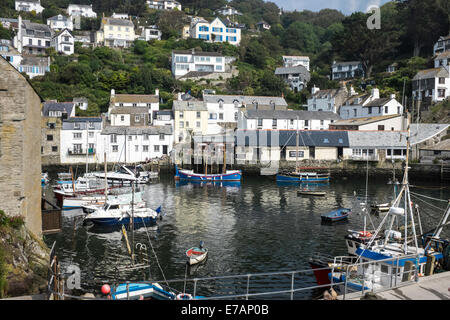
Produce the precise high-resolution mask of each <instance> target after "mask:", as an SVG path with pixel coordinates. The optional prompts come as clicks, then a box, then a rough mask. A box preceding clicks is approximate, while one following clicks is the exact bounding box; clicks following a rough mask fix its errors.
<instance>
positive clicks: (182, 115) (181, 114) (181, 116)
mask: <svg viewBox="0 0 450 320" xmlns="http://www.w3.org/2000/svg"><path fill="white" fill-rule="evenodd" d="M183 117H184V114H183V111H180V119H183Z"/></svg>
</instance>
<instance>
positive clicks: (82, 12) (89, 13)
mask: <svg viewBox="0 0 450 320" xmlns="http://www.w3.org/2000/svg"><path fill="white" fill-rule="evenodd" d="M67 14H68V15H69V16H72V17H84V18H97V13H95V12H94V11H93V10H92V4H90V5H84V4H69V6H68V7H67Z"/></svg>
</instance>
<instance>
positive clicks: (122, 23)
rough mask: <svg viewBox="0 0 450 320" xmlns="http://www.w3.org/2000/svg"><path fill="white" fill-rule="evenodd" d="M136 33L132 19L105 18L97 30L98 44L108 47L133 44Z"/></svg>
mask: <svg viewBox="0 0 450 320" xmlns="http://www.w3.org/2000/svg"><path fill="white" fill-rule="evenodd" d="M135 38H136V35H135V33H134V24H133V22H131V20H124V19H114V18H103V19H102V22H101V26H100V30H99V31H97V35H96V42H97V45H101V46H106V47H111V48H114V47H124V48H128V47H130V46H131V45H132V43H133V41H134V39H135Z"/></svg>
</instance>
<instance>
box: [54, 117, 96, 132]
mask: <svg viewBox="0 0 450 320" xmlns="http://www.w3.org/2000/svg"><path fill="white" fill-rule="evenodd" d="M75 123H78V124H79V127H78V128H77V129H75ZM89 123H93V124H94V129H91V130H101V129H102V118H101V117H72V118H67V119H64V120H63V123H62V130H86V129H87V125H88V124H89Z"/></svg>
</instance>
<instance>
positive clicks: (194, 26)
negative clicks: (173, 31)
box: [190, 18, 241, 45]
mask: <svg viewBox="0 0 450 320" xmlns="http://www.w3.org/2000/svg"><path fill="white" fill-rule="evenodd" d="M190 35H191V38H195V39H202V40H205V41H207V42H228V43H230V44H232V45H239V44H240V43H241V26H240V25H239V24H237V23H234V22H232V21H230V20H229V19H227V18H223V19H221V18H215V19H214V20H213V21H211V22H209V21H207V20H204V19H193V21H192V23H191V27H190Z"/></svg>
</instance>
